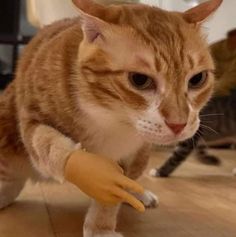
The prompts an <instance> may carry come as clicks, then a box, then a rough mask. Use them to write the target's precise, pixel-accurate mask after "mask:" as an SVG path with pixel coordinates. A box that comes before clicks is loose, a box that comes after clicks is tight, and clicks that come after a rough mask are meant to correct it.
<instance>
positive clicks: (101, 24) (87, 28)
mask: <svg viewBox="0 0 236 237" xmlns="http://www.w3.org/2000/svg"><path fill="white" fill-rule="evenodd" d="M80 22H81V27H82V30H83V33H84V37H85V39H86V40H87V41H88V42H89V43H93V42H94V41H95V40H96V39H98V38H99V39H101V40H105V36H104V32H105V31H106V30H107V29H108V28H109V23H107V22H105V21H103V20H101V19H99V18H97V17H94V16H91V15H88V14H86V13H84V12H82V11H80Z"/></svg>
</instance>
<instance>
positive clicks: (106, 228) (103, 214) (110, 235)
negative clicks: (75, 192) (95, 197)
mask: <svg viewBox="0 0 236 237" xmlns="http://www.w3.org/2000/svg"><path fill="white" fill-rule="evenodd" d="M119 208H120V205H117V206H114V207H107V206H103V205H101V204H99V203H98V202H96V201H93V202H92V204H91V206H90V208H89V210H88V213H87V215H86V219H85V223H84V231H83V232H84V235H83V237H122V234H120V233H117V232H116V231H115V229H116V222H117V214H118V211H119Z"/></svg>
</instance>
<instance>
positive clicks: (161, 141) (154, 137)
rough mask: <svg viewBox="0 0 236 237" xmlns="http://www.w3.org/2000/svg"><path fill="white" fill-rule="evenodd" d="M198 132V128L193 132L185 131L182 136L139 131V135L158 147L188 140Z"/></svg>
mask: <svg viewBox="0 0 236 237" xmlns="http://www.w3.org/2000/svg"><path fill="white" fill-rule="evenodd" d="M196 131H197V128H195V129H193V130H191V131H189V130H188V131H183V132H181V133H180V134H174V133H166V134H161V133H158V132H150V131H144V130H142V131H139V135H140V136H141V137H142V138H143V139H144V140H145V141H147V142H149V143H153V144H156V145H165V146H166V145H173V144H176V143H178V142H180V141H184V140H187V139H189V138H191V137H192V136H193V135H194V134H195V132H196Z"/></svg>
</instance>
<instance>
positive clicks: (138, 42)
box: [73, 0, 222, 144]
mask: <svg viewBox="0 0 236 237" xmlns="http://www.w3.org/2000/svg"><path fill="white" fill-rule="evenodd" d="M73 2H74V4H75V5H76V6H77V7H78V8H79V9H80V16H81V21H82V30H83V34H84V39H83V42H82V43H81V45H80V50H79V59H78V60H79V73H80V76H81V77H83V80H82V81H81V82H80V88H83V90H81V93H83V98H84V100H83V104H86V106H85V107H86V109H87V112H88V113H90V114H91V115H92V116H94V118H96V119H97V122H98V123H100V124H101V126H104V125H105V126H106V125H107V126H109V124H113V123H114V124H116V123H117V124H119V123H120V124H126V125H127V126H130V127H132V128H134V129H135V130H136V131H137V134H140V135H141V136H143V137H144V138H145V139H146V140H149V141H151V142H154V143H157V144H169V143H173V142H177V141H180V140H185V139H187V138H189V137H191V136H193V134H194V133H195V132H196V131H197V129H198V127H199V111H200V110H201V109H202V107H203V106H204V105H205V104H206V103H207V101H208V100H209V98H210V96H211V94H212V90H213V85H214V76H213V71H214V65H213V61H212V58H211V56H210V54H209V51H208V45H207V44H206V41H205V37H204V36H203V35H202V34H201V23H202V21H204V20H205V19H206V18H207V17H208V16H209V15H210V14H211V13H213V12H214V11H215V10H216V9H217V8H218V7H219V5H220V4H221V2H222V0H211V1H207V2H205V3H203V4H201V5H199V6H197V7H195V8H192V9H190V10H188V11H187V12H184V13H178V12H168V11H164V10H161V9H159V8H156V7H151V6H146V5H143V4H126V5H119V6H118V5H111V6H106V7H104V6H101V5H98V4H96V3H94V2H92V1H90V0H73Z"/></svg>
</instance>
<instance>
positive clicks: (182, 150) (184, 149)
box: [149, 140, 196, 177]
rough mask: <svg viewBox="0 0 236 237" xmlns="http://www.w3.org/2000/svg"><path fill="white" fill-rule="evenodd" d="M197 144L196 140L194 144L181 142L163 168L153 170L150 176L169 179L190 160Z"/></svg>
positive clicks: (188, 141)
mask: <svg viewBox="0 0 236 237" xmlns="http://www.w3.org/2000/svg"><path fill="white" fill-rule="evenodd" d="M195 142H196V141H195V140H194V142H193V141H190V140H187V141H184V142H180V143H179V144H178V145H177V146H176V148H175V150H174V152H173V153H172V154H171V156H170V157H169V158H168V159H167V161H166V162H165V163H164V164H163V165H162V166H161V167H159V168H153V169H151V170H150V172H149V175H151V176H153V177H168V176H169V175H170V174H172V173H173V172H174V171H175V170H176V169H177V168H178V167H179V166H180V165H181V164H182V163H183V162H184V161H185V160H186V159H187V158H188V156H189V155H190V153H191V152H192V151H193V149H194V143H195Z"/></svg>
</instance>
